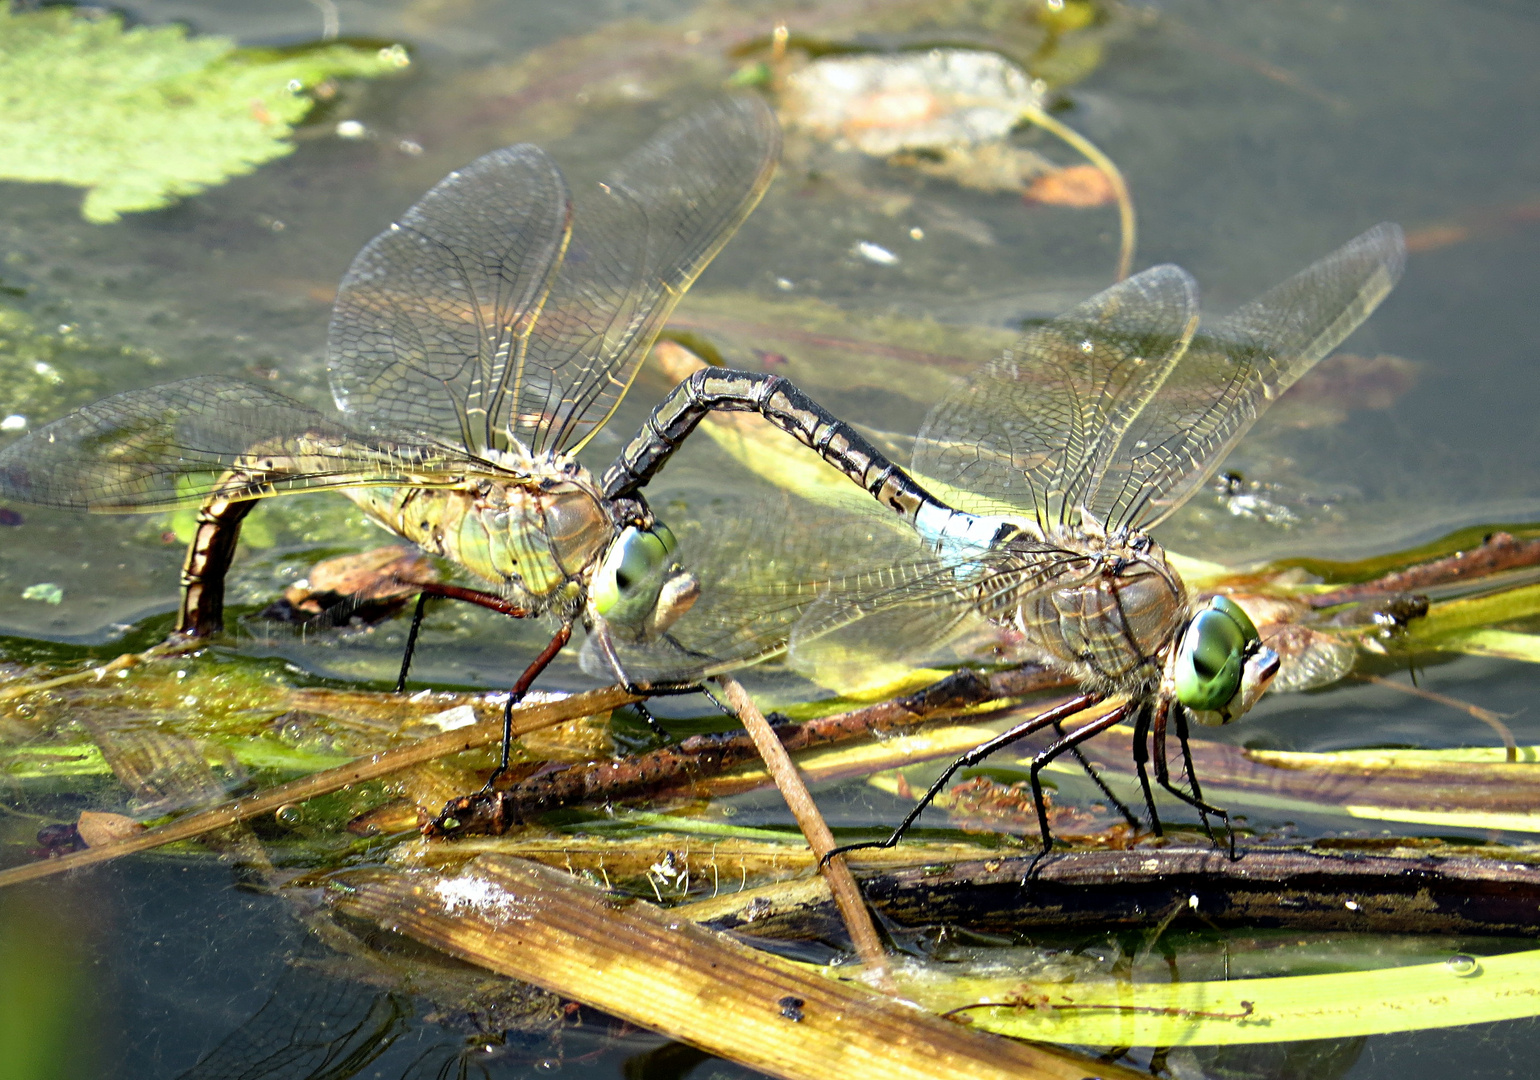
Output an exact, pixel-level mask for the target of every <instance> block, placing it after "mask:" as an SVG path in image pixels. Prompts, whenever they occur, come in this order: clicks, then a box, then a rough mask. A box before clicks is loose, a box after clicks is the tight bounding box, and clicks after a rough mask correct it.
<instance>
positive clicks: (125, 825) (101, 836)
mask: <svg viewBox="0 0 1540 1080" xmlns="http://www.w3.org/2000/svg"><path fill="white" fill-rule="evenodd" d="M75 831H76V832H78V833H79V834H80V839H81V840H83V841H85V844H86V846H87V847H101V846H102V845H103V844H110V843H112V842H113V841H114V840H126V839H128V838H129V837H130V836H133V835H134V834H135V833H140V832H143V831H144V826H143V825H141V824H140V823H139V822H137V821H135V820H134V819H133V818H131V817H125V816H124V815H122V814H108V813H104V812H102V811H99V810H83V811H81V813H80V820H79V821H77V822H76V823H75Z"/></svg>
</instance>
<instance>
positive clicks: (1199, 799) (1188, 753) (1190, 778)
mask: <svg viewBox="0 0 1540 1080" xmlns="http://www.w3.org/2000/svg"><path fill="white" fill-rule="evenodd" d="M1172 708H1173V709H1174V710H1175V712H1176V741H1177V745H1179V746H1180V747H1181V748H1182V768H1184V769H1186V770H1187V782H1188V783H1189V784H1190V785H1192V797H1193V799H1194V800H1195V802H1194V805H1196V806H1198V807H1199V808H1200V810H1201V809H1204V808H1206V809H1207V811H1208V812H1209V813H1210V814H1213V815H1214V816H1215V817H1217V818H1219V820H1220V821H1223V822H1224V823H1225V838H1226V840H1227V841H1228V846H1229V848H1230V859H1231V861H1234V860H1235V858H1236V857H1237V856H1236V854H1235V826H1234V824H1232V823H1231V821H1230V814H1229V812H1228V811H1226V810H1222V809H1220V808H1219V807H1217V806H1212V805H1210V804H1209V803H1208V802H1207V801H1205V800H1204V798H1203V788H1201V787H1200V786H1199V785H1198V771H1197V770H1196V769H1194V768H1193V766H1192V747H1191V746H1190V745H1189V744H1188V735H1187V710H1186V709H1185V708H1183V707H1182V706H1181V705H1174V706H1172ZM1204 824H1205V825H1206V824H1208V822H1207V820H1206V819H1205V821H1204ZM1208 835H1209V840H1211V841H1213V844H1214V846H1215V847H1218V846H1219V841H1218V840H1215V839H1214V834H1213V832H1212V831H1210V832H1209V834H1208Z"/></svg>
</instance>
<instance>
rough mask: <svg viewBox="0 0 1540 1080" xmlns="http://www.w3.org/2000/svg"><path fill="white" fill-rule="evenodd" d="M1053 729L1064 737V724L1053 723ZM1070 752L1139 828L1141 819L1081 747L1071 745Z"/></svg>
mask: <svg viewBox="0 0 1540 1080" xmlns="http://www.w3.org/2000/svg"><path fill="white" fill-rule="evenodd" d="M1053 730H1054V733H1055V734H1057V735H1058V736H1059V738H1061V739H1062V738H1064V725H1063V724H1055V725H1053ZM1069 752H1070V753H1071V754H1073V755H1075V760H1076V761H1078V762H1080V767H1081V768H1082V769H1084V770H1085V774H1086V775H1087V776H1089V777H1090V778H1091V780H1092V782H1094V783H1095V784H1096V786H1097V787H1098V788H1100V789H1101V793H1102V794H1103V795H1105V796H1107V801H1108V802H1110V803H1111V804H1112V805H1113V806H1115V807H1117V810H1118V813H1120V814H1122V815H1123V820H1124V821H1126V822H1128V824H1129V825H1130V826H1131V827H1133V828H1138V827H1139V819H1138V818H1136V817H1134V812H1133V811H1132V810H1130V809H1129V808H1128V807H1127V806H1124V805H1123V800H1122V799H1120V798H1118V797H1117V796H1116V795H1114V794H1113V793H1112V789H1111V788H1110V787H1108V786H1107V781H1105V780H1103V779H1102V778H1101V774H1100V773H1098V772H1097V771H1096V770H1095V769H1094V768H1092V767H1091V763H1090V762H1089V761H1087V760H1086V756H1085V755H1084V754H1082V753H1081V752H1080V747H1078V746H1071V747H1070V748H1069Z"/></svg>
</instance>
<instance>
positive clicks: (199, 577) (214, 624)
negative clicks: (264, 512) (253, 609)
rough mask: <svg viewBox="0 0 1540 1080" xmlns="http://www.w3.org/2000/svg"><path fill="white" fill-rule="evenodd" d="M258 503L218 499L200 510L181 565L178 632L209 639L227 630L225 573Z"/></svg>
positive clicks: (247, 500)
mask: <svg viewBox="0 0 1540 1080" xmlns="http://www.w3.org/2000/svg"><path fill="white" fill-rule="evenodd" d="M256 505H257V504H256V503H255V502H254V501H252V500H251V499H241V500H231V499H225V498H221V497H218V496H215V497H213V498H210V499H208V500H207V501H206V502H204V504H203V505H202V506H200V507H199V508H198V525H197V528H196V530H194V532H193V538H192V543H191V544H188V545H187V558H186V559H185V560H183V562H182V606H181V609H180V610H179V611H178V612H177V619H176V631H175V632H176V633H177V634H180V635H182V636H184V637H209V636H211V635H213V634H217V633H219V632H220V631H221V630H223V629H224V627H225V574H226V573H227V572H228V571H229V569H230V563H231V561H232V560H233V559H234V558H235V545H236V542H237V541H239V540H240V538H241V521H242V520H243V519H244V518H245V517H246V515H247V514H249V513H251V511H252V508H253V507H254V506H256Z"/></svg>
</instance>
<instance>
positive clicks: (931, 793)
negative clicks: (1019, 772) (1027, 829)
mask: <svg viewBox="0 0 1540 1080" xmlns="http://www.w3.org/2000/svg"><path fill="white" fill-rule="evenodd" d="M1100 700H1101V699H1100V698H1099V697H1097V696H1096V695H1095V694H1079V695H1077V696H1076V697H1072V698H1070V699H1069V700H1068V701H1066V702H1064V703H1063V704H1062V705H1058V706H1056V707H1054V708H1052V709H1049V710H1048V711H1047V712H1045V713H1039V714H1038V715H1037V716H1034V717H1032V719H1030V720H1025V721H1023V722H1022V723H1020V724H1017V725H1016V726H1015V727H1012V728H1007V729H1006V730H1005V731H1002V732H1001V733H1000V734H998V735H996V736H995V737H994V738H993V739H990V740H989V741H988V742H982V743H980V744H979V745H978V746H975V747H974V748H973V749H972V750H969V751H968V752H967V753H966V754H964V755H963V756H962V757H960V758H958V759H957V760H956V761H954V762H952V763H951V764H950V765H948V766H947V767H946V769H945V771H943V772H942V774H941V775H940V776H939V777H937V778H936V782H935V783H934V784H932V785H931V786H930V788H929V790H927V791H926V792H925V794H924V795H922V796H921V797H920V801H919V802H918V803H916V804H915V805H914V808H913V809H912V810H910V811H909V813H907V814H905V815H904V820H903V821H900V822H899V823H898V827H897V828H895V829H894V830H893V833H892V835H891V836H889V837H888V838H887V839H886V840H867V841H865V842H863V843H859V844H846V845H845V846H843V847H837V848H835V849H834V850H833V851H831V852H829V853H828V854H827V855H825V856H824V857H823V858H822V859H821V860H819V861H820V864H821V863H825V862H828V861H829V860H830V859H832V858H833V857H834V856H836V855H843V854H844V853H845V852H847V851H860V850H862V849H864V848H890V847H893V846H894V845H896V844H897V843H898V842H899V841H900V840H901V839H903V836H904V833H906V832H908V831H909V828H910V826H912V825H913V824H914V823H915V822H916V821H917V820H918V819H919V817H920V814H922V813H923V812H924V811H925V808H926V807H927V806H929V805H930V804H931V803H932V802H934V801H935V799H936V796H937V795H940V794H941V792H942V791H943V790H944V789H945V788H946V785H947V781H949V780H951V779H952V777H953V776H954V775H956V774H957V771H958V770H959V769H968V768H972V767H973V766H974V765H977V764H978V763H979V762H981V761H983V760H984V759H985V758H987V757H989V756H990V755H991V754H993V753H995V752H996V751H997V750H1001V749H1003V748H1004V747H1007V746H1009V745H1010V744H1011V743H1013V742H1016V741H1017V740H1018V739H1024V738H1026V737H1027V736H1028V735H1031V734H1032V733H1034V732H1037V731H1041V730H1043V728H1046V727H1054V726H1056V725H1058V723H1059V722H1060V721H1062V720H1063V719H1064V718H1065V717H1068V716H1074V715H1075V714H1076V713H1077V712H1080V711H1081V710H1082V709H1085V708H1089V707H1090V706H1092V705H1095V704H1096V703H1097V702H1098V701H1100ZM1062 741H1063V740H1062V739H1061V740H1060V742H1062ZM1055 745H1058V744H1057V743H1056V744H1055ZM1039 816H1041V811H1040V812H1039Z"/></svg>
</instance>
